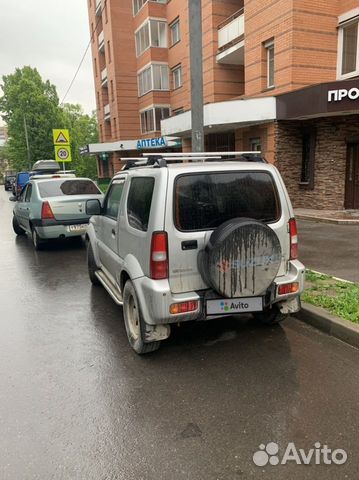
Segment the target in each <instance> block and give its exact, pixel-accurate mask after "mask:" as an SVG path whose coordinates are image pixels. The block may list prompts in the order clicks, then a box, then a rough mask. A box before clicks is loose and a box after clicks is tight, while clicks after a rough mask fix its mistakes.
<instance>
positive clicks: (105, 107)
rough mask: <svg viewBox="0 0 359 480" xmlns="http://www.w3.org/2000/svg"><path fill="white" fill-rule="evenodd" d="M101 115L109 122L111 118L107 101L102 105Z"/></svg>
mask: <svg viewBox="0 0 359 480" xmlns="http://www.w3.org/2000/svg"><path fill="white" fill-rule="evenodd" d="M103 116H104V119H105V121H107V122H109V121H110V119H111V111H110V104H109V103H108V104H107V105H105V106H104V107H103Z"/></svg>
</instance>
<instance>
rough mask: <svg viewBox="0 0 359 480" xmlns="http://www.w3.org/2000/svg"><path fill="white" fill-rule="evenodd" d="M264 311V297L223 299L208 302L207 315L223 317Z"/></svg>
mask: <svg viewBox="0 0 359 480" xmlns="http://www.w3.org/2000/svg"><path fill="white" fill-rule="evenodd" d="M262 310H263V298H262V297H246V298H221V299H219V300H207V315H223V314H228V315H229V314H230V315H233V314H234V313H244V312H261V311H262Z"/></svg>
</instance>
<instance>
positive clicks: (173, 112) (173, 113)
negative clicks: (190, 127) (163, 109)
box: [172, 107, 184, 117]
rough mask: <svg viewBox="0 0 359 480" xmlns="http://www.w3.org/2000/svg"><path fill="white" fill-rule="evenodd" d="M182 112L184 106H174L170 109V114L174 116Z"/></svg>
mask: <svg viewBox="0 0 359 480" xmlns="http://www.w3.org/2000/svg"><path fill="white" fill-rule="evenodd" d="M183 112H184V108H183V107H180V108H176V110H172V116H174V117H175V116H176V115H181V113H183Z"/></svg>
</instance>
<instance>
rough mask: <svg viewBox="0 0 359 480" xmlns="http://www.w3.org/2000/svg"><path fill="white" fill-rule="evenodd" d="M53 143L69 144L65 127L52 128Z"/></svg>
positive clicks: (68, 136)
mask: <svg viewBox="0 0 359 480" xmlns="http://www.w3.org/2000/svg"><path fill="white" fill-rule="evenodd" d="M52 136H53V138H54V145H70V135H69V131H68V130H67V129H66V128H54V129H53V130H52Z"/></svg>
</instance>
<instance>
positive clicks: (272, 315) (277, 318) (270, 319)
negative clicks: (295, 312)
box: [253, 305, 288, 325]
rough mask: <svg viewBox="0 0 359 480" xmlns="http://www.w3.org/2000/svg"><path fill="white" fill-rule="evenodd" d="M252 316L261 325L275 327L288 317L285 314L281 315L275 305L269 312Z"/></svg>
mask: <svg viewBox="0 0 359 480" xmlns="http://www.w3.org/2000/svg"><path fill="white" fill-rule="evenodd" d="M253 316H254V318H255V319H256V320H258V321H259V322H261V323H263V325H276V324H278V323H280V322H283V320H285V319H286V318H287V317H288V315H287V314H285V313H281V311H280V310H279V308H278V307H277V305H274V306H273V307H272V308H271V309H270V310H265V311H264V312H256V313H253Z"/></svg>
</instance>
